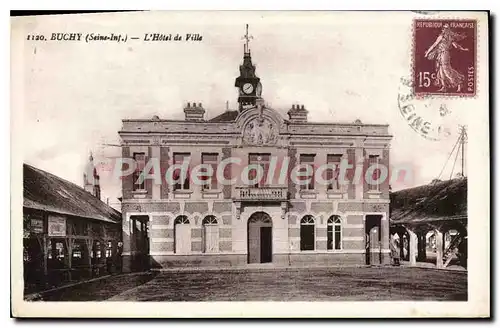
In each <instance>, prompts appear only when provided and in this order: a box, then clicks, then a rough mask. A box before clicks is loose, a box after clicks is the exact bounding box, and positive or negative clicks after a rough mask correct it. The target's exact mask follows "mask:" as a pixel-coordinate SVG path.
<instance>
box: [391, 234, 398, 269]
mask: <svg viewBox="0 0 500 328" xmlns="http://www.w3.org/2000/svg"><path fill="white" fill-rule="evenodd" d="M389 245H390V248H391V257H392V265H394V266H399V265H400V262H399V261H400V257H401V256H400V254H399V239H396V238H395V237H394V235H391V242H390V244H389Z"/></svg>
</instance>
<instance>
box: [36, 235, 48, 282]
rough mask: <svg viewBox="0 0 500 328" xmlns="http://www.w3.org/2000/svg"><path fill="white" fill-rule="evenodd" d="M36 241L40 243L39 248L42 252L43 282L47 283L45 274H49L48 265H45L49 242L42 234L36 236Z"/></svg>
mask: <svg viewBox="0 0 500 328" xmlns="http://www.w3.org/2000/svg"><path fill="white" fill-rule="evenodd" d="M36 239H37V240H38V242H39V243H40V248H41V249H42V254H43V260H42V266H43V268H42V269H43V280H44V283H45V284H47V276H48V274H49V270H48V265H47V257H48V254H49V242H48V238H47V236H42V237H38V236H37V238H36Z"/></svg>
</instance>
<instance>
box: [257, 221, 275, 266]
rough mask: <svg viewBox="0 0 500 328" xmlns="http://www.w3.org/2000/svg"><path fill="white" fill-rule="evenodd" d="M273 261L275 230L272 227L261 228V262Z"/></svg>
mask: <svg viewBox="0 0 500 328" xmlns="http://www.w3.org/2000/svg"><path fill="white" fill-rule="evenodd" d="M272 261H273V230H272V228H271V227H260V262H261V263H267V262H272Z"/></svg>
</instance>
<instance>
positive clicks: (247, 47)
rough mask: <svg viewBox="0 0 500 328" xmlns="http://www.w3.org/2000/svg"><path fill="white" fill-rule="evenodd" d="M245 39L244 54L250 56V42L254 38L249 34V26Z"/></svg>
mask: <svg viewBox="0 0 500 328" xmlns="http://www.w3.org/2000/svg"><path fill="white" fill-rule="evenodd" d="M243 39H244V40H245V44H244V45H243V52H244V54H245V55H250V40H251V39H253V36H252V35H249V34H248V24H246V32H245V35H244V36H243Z"/></svg>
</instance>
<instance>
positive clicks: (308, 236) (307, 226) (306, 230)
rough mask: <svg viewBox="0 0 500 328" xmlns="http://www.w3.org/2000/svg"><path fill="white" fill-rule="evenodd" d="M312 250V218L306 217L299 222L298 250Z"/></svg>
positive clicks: (313, 246)
mask: <svg viewBox="0 0 500 328" xmlns="http://www.w3.org/2000/svg"><path fill="white" fill-rule="evenodd" d="M314 248H315V238H314V217H312V215H306V216H304V217H303V218H302V220H300V250H301V251H313V250H314Z"/></svg>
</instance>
